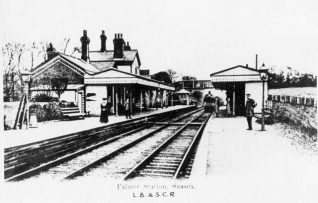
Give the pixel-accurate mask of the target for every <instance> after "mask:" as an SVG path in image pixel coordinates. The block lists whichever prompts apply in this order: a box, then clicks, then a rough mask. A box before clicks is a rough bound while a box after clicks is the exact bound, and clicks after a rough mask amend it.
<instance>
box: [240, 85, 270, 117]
mask: <svg viewBox="0 0 318 203" xmlns="http://www.w3.org/2000/svg"><path fill="white" fill-rule="evenodd" d="M247 93H249V94H251V98H252V99H254V100H255V101H256V103H257V106H256V108H255V109H254V111H255V113H261V112H262V96H263V83H262V82H250V83H246V84H245V103H246V94H247ZM267 95H268V90H267V83H265V92H264V96H265V101H266V100H267Z"/></svg>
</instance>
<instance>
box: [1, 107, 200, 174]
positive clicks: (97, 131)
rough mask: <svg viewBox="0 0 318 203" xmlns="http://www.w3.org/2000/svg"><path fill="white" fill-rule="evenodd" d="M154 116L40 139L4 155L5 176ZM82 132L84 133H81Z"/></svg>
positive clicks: (161, 117)
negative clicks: (56, 138) (38, 141)
mask: <svg viewBox="0 0 318 203" xmlns="http://www.w3.org/2000/svg"><path fill="white" fill-rule="evenodd" d="M182 110H184V109H182ZM186 110H188V109H186ZM178 112H179V111H178ZM181 112H182V111H181ZM192 112H194V111H192ZM169 113H170V112H167V113H164V114H160V113H157V114H158V115H159V119H164V117H163V115H170V114H169ZM190 113H191V112H190ZM155 118H156V116H154V115H151V116H148V117H143V118H137V119H135V121H134V122H132V123H131V122H129V121H125V122H121V123H119V127H118V124H117V125H115V124H111V125H110V126H106V127H105V126H103V127H98V128H94V129H91V130H85V131H82V132H80V133H79V134H76V133H75V134H76V135H75V134H74V133H73V134H70V135H72V136H70V137H65V136H62V137H63V138H61V137H60V138H61V139H58V140H54V138H52V139H48V140H52V141H51V142H49V141H48V140H46V141H40V142H41V144H42V146H40V147H37V148H36V149H34V148H32V149H26V150H24V151H22V152H21V151H20V152H16V153H11V157H10V158H8V157H7V155H5V177H7V178H10V177H12V176H14V175H15V174H16V173H17V172H16V171H25V170H28V169H30V168H32V167H35V166H36V165H37V166H39V165H40V164H43V163H45V162H48V161H50V160H53V159H55V158H56V157H57V156H63V155H65V154H67V153H68V152H75V151H77V150H80V149H81V148H84V147H87V145H88V144H87V143H89V145H93V144H96V143H98V142H101V141H103V140H105V139H109V137H112V136H114V135H116V133H117V132H113V133H111V134H109V135H104V134H103V133H104V132H105V131H106V130H107V129H108V130H111V129H115V130H116V127H117V128H120V127H121V126H123V128H128V129H129V130H130V129H131V127H129V126H130V125H132V124H133V123H136V124H137V125H141V124H142V122H145V123H146V124H147V123H148V121H149V120H150V121H151V120H153V119H155ZM150 124H151V123H150ZM84 132H85V133H86V134H83V133H84ZM118 133H122V132H118ZM47 142H49V143H47ZM65 142H66V143H65ZM30 145H31V146H32V145H33V146H34V144H30ZM30 145H29V146H30ZM24 147H27V146H24ZM46 148H48V149H46ZM20 149H21V148H20ZM12 154H13V155H14V156H13V155H12ZM9 156H10V154H9Z"/></svg>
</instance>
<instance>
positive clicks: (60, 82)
mask: <svg viewBox="0 0 318 203" xmlns="http://www.w3.org/2000/svg"><path fill="white" fill-rule="evenodd" d="M67 83H68V78H62V77H60V78H52V79H51V88H52V89H53V90H55V92H56V94H57V96H58V97H59V99H60V96H61V94H63V93H64V91H65V90H66V88H67Z"/></svg>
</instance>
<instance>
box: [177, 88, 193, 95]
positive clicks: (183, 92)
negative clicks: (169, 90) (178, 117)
mask: <svg viewBox="0 0 318 203" xmlns="http://www.w3.org/2000/svg"><path fill="white" fill-rule="evenodd" d="M177 94H190V92H189V91H187V90H185V89H181V90H179V91H178V92H177Z"/></svg>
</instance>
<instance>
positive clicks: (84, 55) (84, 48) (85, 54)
mask: <svg viewBox="0 0 318 203" xmlns="http://www.w3.org/2000/svg"><path fill="white" fill-rule="evenodd" d="M80 40H81V43H82V57H81V58H82V59H83V60H84V61H87V59H88V58H89V42H90V40H89V38H88V37H87V31H86V30H83V36H82V37H81V39H80Z"/></svg>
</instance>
